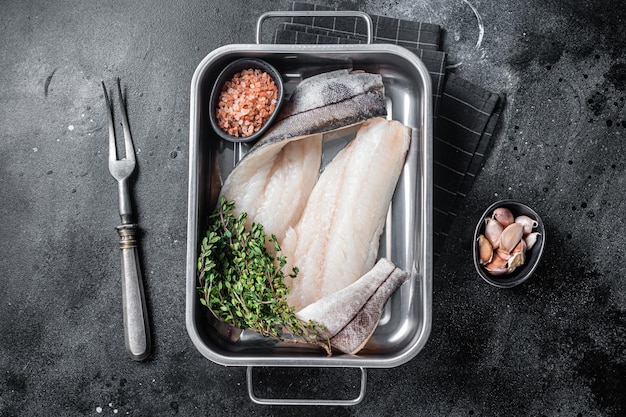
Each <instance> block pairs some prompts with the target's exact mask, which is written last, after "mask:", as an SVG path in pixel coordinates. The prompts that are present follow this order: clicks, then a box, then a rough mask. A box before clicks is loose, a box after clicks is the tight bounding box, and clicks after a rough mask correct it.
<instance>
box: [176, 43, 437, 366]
mask: <svg viewBox="0 0 626 417" xmlns="http://www.w3.org/2000/svg"><path fill="white" fill-rule="evenodd" d="M289 52H294V53H297V54H310V55H313V54H357V53H367V54H370V53H371V54H375V53H384V54H392V55H397V56H399V57H401V58H402V59H404V60H405V61H407V65H412V66H413V67H414V69H415V70H416V71H417V73H419V74H420V77H421V78H420V82H421V84H422V85H421V87H423V90H424V94H423V102H422V108H423V109H424V111H423V112H422V114H421V118H420V130H422V131H423V133H422V135H423V136H424V138H425V139H426V140H424V141H422V142H421V143H420V149H419V154H420V166H421V167H422V172H421V173H422V174H424V175H425V177H426V181H425V182H426V184H425V186H424V187H420V193H421V196H420V198H421V200H420V201H422V206H421V207H419V208H420V210H421V212H422V213H423V215H422V216H420V219H419V224H420V229H421V230H423V231H424V235H425V236H426V242H425V244H424V250H423V251H422V252H421V253H419V254H416V256H415V260H416V263H419V265H420V268H421V272H422V273H421V276H420V285H419V288H420V289H421V291H423V292H424V300H423V301H424V302H423V303H421V305H420V306H419V308H420V309H421V314H422V315H423V317H424V322H423V326H421V328H420V331H419V332H416V334H415V335H414V336H413V340H415V342H414V343H411V344H410V347H409V348H407V349H404V350H403V351H402V352H400V354H398V355H395V356H390V357H387V358H379V357H377V358H369V357H358V356H348V357H346V356H347V355H338V356H331V357H324V356H320V357H308V356H307V357H302V358H298V357H280V356H277V355H268V356H258V357H256V356H255V357H248V358H242V357H232V356H228V355H222V354H220V353H218V352H215V351H214V350H212V349H210V348H209V347H208V346H206V345H205V344H204V343H203V342H202V340H201V338H200V336H199V333H198V331H197V329H196V327H195V324H194V316H195V310H194V309H195V307H194V303H195V298H196V297H197V296H196V262H197V259H196V258H197V252H196V247H197V236H198V235H197V227H195V226H194V225H197V221H198V207H197V204H195V203H197V200H196V194H197V188H198V175H197V174H198V166H199V161H198V159H197V144H198V137H197V127H198V123H199V116H200V115H199V114H198V109H197V106H196V102H197V101H196V99H197V97H196V92H197V91H198V87H199V84H200V81H201V77H202V75H203V73H204V71H206V70H207V68H208V67H209V66H210V64H211V63H212V62H214V61H217V60H219V59H220V58H221V57H223V56H225V55H228V54H233V53H237V54H246V53H248V54H249V53H262V54H285V53H289ZM432 125H433V117H432V86H431V79H430V75H429V73H428V70H427V69H426V67H425V65H424V64H423V62H422V61H421V59H420V58H419V57H418V56H417V55H415V54H414V53H412V52H411V51H409V50H407V49H406V48H403V47H401V46H397V45H392V44H378V43H377V44H340V45H283V44H230V45H224V46H221V47H219V48H216V49H215V50H213V51H211V52H210V53H209V54H207V55H206V56H205V57H204V58H203V59H202V60H201V61H200V63H199V64H198V66H197V68H196V70H195V71H194V74H193V77H192V80H191V90H190V124H189V182H188V212H187V219H188V224H187V256H186V273H185V282H186V287H185V288H186V291H185V298H186V303H185V322H186V328H187V332H188V334H189V337H190V338H191V340H192V342H193V344H194V346H195V347H196V349H198V351H199V352H200V353H201V354H202V355H203V356H205V357H206V358H208V359H210V360H211V361H212V362H215V363H217V364H219V365H223V366H277V367H280V366H285V367H346V368H362V367H365V368H392V367H397V366H400V365H402V364H404V363H406V362H408V361H410V360H411V359H413V358H414V357H415V356H416V355H417V354H418V353H419V352H420V351H421V350H422V348H423V347H424V345H425V344H426V342H427V341H428V338H429V336H430V333H431V329H432V276H433V274H432V268H433V267H432V258H433V249H432V206H433V205H432V128H433V126H432Z"/></svg>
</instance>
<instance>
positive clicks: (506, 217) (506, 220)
mask: <svg viewBox="0 0 626 417" xmlns="http://www.w3.org/2000/svg"><path fill="white" fill-rule="evenodd" d="M492 217H493V218H494V219H496V220H497V221H498V222H499V223H500V224H501V225H502V226H504V227H507V226H508V225H510V224H511V223H513V222H514V221H515V218H514V217H513V213H511V210H509V209H508V208H506V207H498V208H497V209H495V210H494V211H493V216H492Z"/></svg>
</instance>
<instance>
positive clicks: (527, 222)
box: [515, 216, 539, 235]
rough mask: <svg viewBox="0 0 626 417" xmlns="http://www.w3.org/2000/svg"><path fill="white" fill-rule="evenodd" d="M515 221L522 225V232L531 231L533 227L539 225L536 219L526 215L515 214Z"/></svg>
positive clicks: (527, 232)
mask: <svg viewBox="0 0 626 417" xmlns="http://www.w3.org/2000/svg"><path fill="white" fill-rule="evenodd" d="M515 223H519V224H521V225H522V226H524V234H525V235H527V234H529V233H532V231H533V229H534V228H535V227H537V226H538V225H539V223H537V221H536V220H533V219H531V218H530V217H528V216H517V217H516V218H515Z"/></svg>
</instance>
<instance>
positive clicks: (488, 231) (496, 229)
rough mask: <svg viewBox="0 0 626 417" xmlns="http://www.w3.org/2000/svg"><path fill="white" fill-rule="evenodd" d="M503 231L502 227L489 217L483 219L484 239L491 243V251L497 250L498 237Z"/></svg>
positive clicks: (498, 244)
mask: <svg viewBox="0 0 626 417" xmlns="http://www.w3.org/2000/svg"><path fill="white" fill-rule="evenodd" d="M503 230H504V227H503V226H502V224H500V222H498V221H497V220H495V219H492V218H490V217H487V218H486V219H485V237H486V238H487V240H488V241H489V243H491V247H492V248H493V249H498V246H500V235H501V234H502V231H503Z"/></svg>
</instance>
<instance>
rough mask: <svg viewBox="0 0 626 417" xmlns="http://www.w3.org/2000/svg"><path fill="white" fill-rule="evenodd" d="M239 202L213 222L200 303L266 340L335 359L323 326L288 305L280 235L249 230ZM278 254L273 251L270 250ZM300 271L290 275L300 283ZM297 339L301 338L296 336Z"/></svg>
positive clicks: (205, 244) (203, 252) (225, 205)
mask: <svg viewBox="0 0 626 417" xmlns="http://www.w3.org/2000/svg"><path fill="white" fill-rule="evenodd" d="M234 209H235V202H234V201H227V200H226V199H225V198H224V197H222V198H221V199H220V201H219V202H218V204H217V206H216V208H215V210H214V211H213V212H212V213H211V215H210V216H209V219H208V228H207V231H206V234H205V236H204V238H203V239H202V244H201V249H200V255H199V256H198V283H199V286H198V291H199V293H200V297H201V298H200V302H201V303H202V305H204V306H206V307H207V308H208V309H209V310H210V311H211V312H212V313H213V315H214V316H215V317H216V318H217V319H218V320H220V321H223V322H225V323H228V324H230V325H231V326H234V327H238V328H241V329H251V330H254V331H256V332H258V333H260V334H262V335H264V336H266V337H271V338H275V339H279V340H286V341H290V342H295V343H302V342H304V343H312V344H315V345H318V346H320V347H322V348H323V349H324V350H326V352H327V353H328V354H330V344H329V341H328V340H325V341H320V340H324V339H323V338H321V337H319V336H320V333H321V332H323V331H324V330H325V329H323V327H322V326H320V325H319V324H317V323H314V322H312V321H310V322H308V323H305V322H303V321H302V320H300V319H298V318H297V317H296V314H295V308H294V307H292V306H290V305H289V304H288V303H287V294H289V287H288V286H287V285H285V278H286V276H285V273H284V272H283V268H284V267H285V265H286V264H287V259H286V257H285V256H284V255H283V254H282V252H281V249H280V245H279V243H278V239H277V238H276V236H275V235H273V234H272V235H270V236H267V235H266V233H265V230H264V229H263V226H262V225H261V224H259V223H252V225H251V227H250V228H247V227H246V220H247V213H241V214H239V215H237V216H236V215H235V214H234ZM268 247H269V248H271V249H273V250H268V249H267V248H268ZM298 272H299V271H298V268H297V267H293V268H292V269H291V271H289V272H288V274H287V277H288V279H296V278H297V275H298ZM294 336H295V337H294Z"/></svg>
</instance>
